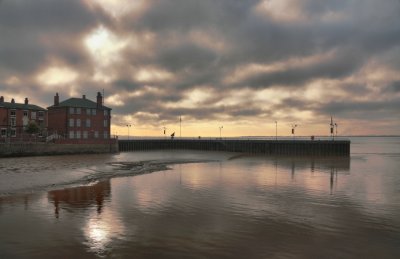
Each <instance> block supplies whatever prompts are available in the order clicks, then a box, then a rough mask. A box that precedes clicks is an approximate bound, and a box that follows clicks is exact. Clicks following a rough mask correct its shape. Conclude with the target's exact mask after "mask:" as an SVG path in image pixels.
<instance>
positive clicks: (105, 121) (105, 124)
mask: <svg viewBox="0 0 400 259" xmlns="http://www.w3.org/2000/svg"><path fill="white" fill-rule="evenodd" d="M103 124H104V128H106V127H108V120H104V122H103Z"/></svg>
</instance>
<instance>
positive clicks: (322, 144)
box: [118, 138, 350, 156]
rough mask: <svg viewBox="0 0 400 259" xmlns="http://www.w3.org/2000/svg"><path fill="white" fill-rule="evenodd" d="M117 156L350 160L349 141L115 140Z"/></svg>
mask: <svg viewBox="0 0 400 259" xmlns="http://www.w3.org/2000/svg"><path fill="white" fill-rule="evenodd" d="M118 148H119V151H120V152H129V151H146V150H168V149H180V150H203V151H226V152H240V153H250V154H265V155H295V156H350V141H349V140H301V139H299V140H297V139H296V140H262V139H222V138H216V139H184V138H182V139H181V138H176V139H131V140H118Z"/></svg>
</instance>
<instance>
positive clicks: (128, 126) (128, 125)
mask: <svg viewBox="0 0 400 259" xmlns="http://www.w3.org/2000/svg"><path fill="white" fill-rule="evenodd" d="M126 127H127V128H128V140H129V128H130V127H132V125H131V124H127V125H126Z"/></svg>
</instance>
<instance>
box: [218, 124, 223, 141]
mask: <svg viewBox="0 0 400 259" xmlns="http://www.w3.org/2000/svg"><path fill="white" fill-rule="evenodd" d="M223 128H224V126H220V127H219V138H220V139H222V134H221V131H222V129H223Z"/></svg>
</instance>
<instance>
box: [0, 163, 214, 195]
mask: <svg viewBox="0 0 400 259" xmlns="http://www.w3.org/2000/svg"><path fill="white" fill-rule="evenodd" d="M218 161H220V160H210V159H199V160H195V159H176V160H171V159H165V160H161V159H160V160H142V161H135V162H128V161H113V162H106V163H105V167H104V168H103V170H95V169H90V168H86V169H85V170H81V169H77V170H75V171H76V172H80V173H83V174H84V176H83V177H81V178H79V179H75V180H71V181H69V182H60V183H53V184H47V185H46V184H44V185H37V186H31V187H24V188H20V189H15V190H12V191H8V192H0V199H1V198H7V197H14V196H15V197H18V196H24V195H33V194H35V193H39V192H49V191H53V190H63V189H68V188H74V187H81V186H90V185H92V184H96V183H98V182H101V181H105V180H110V179H113V178H122V177H134V176H138V175H143V174H150V173H153V172H161V171H168V170H171V169H172V168H171V167H169V166H174V165H180V164H193V163H213V162H218ZM107 167H108V170H104V169H107Z"/></svg>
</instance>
